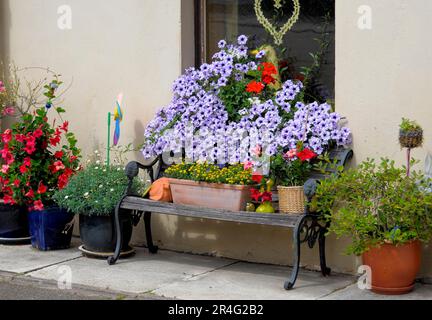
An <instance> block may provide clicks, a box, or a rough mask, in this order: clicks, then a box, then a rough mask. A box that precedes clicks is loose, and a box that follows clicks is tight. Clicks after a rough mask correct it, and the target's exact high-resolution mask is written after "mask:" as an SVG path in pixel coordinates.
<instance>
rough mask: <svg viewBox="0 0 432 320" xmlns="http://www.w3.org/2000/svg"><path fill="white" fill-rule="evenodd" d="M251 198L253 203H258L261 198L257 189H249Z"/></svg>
mask: <svg viewBox="0 0 432 320" xmlns="http://www.w3.org/2000/svg"><path fill="white" fill-rule="evenodd" d="M251 198H252V200H254V201H259V199H260V198H261V192H259V191H258V190H257V189H251Z"/></svg>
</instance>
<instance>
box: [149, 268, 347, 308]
mask: <svg viewBox="0 0 432 320" xmlns="http://www.w3.org/2000/svg"><path fill="white" fill-rule="evenodd" d="M290 272H291V269H290V268H287V267H279V266H270V265H260V264H251V263H245V262H239V263H236V264H233V265H231V266H227V267H225V268H222V269H219V270H215V271H214V272H211V273H208V274H204V275H200V276H196V277H193V278H187V279H183V280H182V281H177V282H175V283H172V284H170V285H167V286H164V287H162V288H159V289H157V290H155V291H154V293H155V294H157V295H160V296H164V297H170V298H177V299H185V300H197V299H199V300H213V299H221V300H235V299H244V300H313V299H319V298H320V297H323V296H326V295H328V294H330V293H332V292H333V291H335V290H338V289H341V288H345V287H347V286H349V285H350V284H352V283H353V282H354V281H355V279H354V277H351V276H345V275H333V276H331V277H327V278H324V277H323V276H322V275H321V274H320V273H319V272H312V271H306V270H301V271H300V274H299V278H298V280H297V283H296V286H295V288H294V289H293V290H290V291H286V290H285V289H284V288H283V284H284V282H285V281H286V280H287V278H288V277H289V276H290Z"/></svg>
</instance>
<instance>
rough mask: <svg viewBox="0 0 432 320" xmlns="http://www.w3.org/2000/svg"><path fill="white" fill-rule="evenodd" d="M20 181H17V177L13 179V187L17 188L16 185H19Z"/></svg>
mask: <svg viewBox="0 0 432 320" xmlns="http://www.w3.org/2000/svg"><path fill="white" fill-rule="evenodd" d="M20 183H21V181H19V180H18V179H15V181H14V183H13V184H14V186H15V187H17V188H18V187H19V185H20Z"/></svg>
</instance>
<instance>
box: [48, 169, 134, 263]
mask: <svg viewBox="0 0 432 320" xmlns="http://www.w3.org/2000/svg"><path fill="white" fill-rule="evenodd" d="M127 185H128V179H127V177H126V175H125V174H124V168H123V166H119V165H109V166H108V165H105V164H101V162H100V161H97V162H91V163H89V164H88V165H87V167H86V168H85V169H83V170H81V171H80V172H78V173H77V174H76V175H75V176H74V177H72V179H71V180H70V182H69V184H68V185H67V187H66V188H64V189H62V190H59V191H57V192H56V193H55V195H54V199H55V201H56V203H57V204H58V205H59V206H60V207H61V208H63V209H65V210H67V211H68V212H70V213H72V214H79V215H80V219H79V223H80V235H81V240H82V242H83V245H84V250H85V251H87V252H91V253H94V254H95V255H104V254H107V255H108V254H112V252H114V250H115V244H116V231H115V222H114V210H115V207H116V206H117V204H118V203H119V202H120V200H121V198H122V196H123V194H124V191H125V189H126V187H127ZM141 186H142V184H141V182H140V181H139V180H137V179H135V180H134V183H133V185H132V189H131V191H132V192H135V193H138V191H139V190H140V189H141ZM121 228H122V251H128V250H130V247H129V241H130V239H131V236H132V216H131V215H130V214H129V213H128V212H125V211H124V212H123V214H121Z"/></svg>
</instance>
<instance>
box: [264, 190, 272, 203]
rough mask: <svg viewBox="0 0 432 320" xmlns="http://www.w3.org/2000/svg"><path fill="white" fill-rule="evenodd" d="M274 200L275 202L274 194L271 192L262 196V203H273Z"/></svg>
mask: <svg viewBox="0 0 432 320" xmlns="http://www.w3.org/2000/svg"><path fill="white" fill-rule="evenodd" d="M272 200H273V194H272V193H271V192H264V193H263V194H262V195H261V201H262V202H266V201H272Z"/></svg>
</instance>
